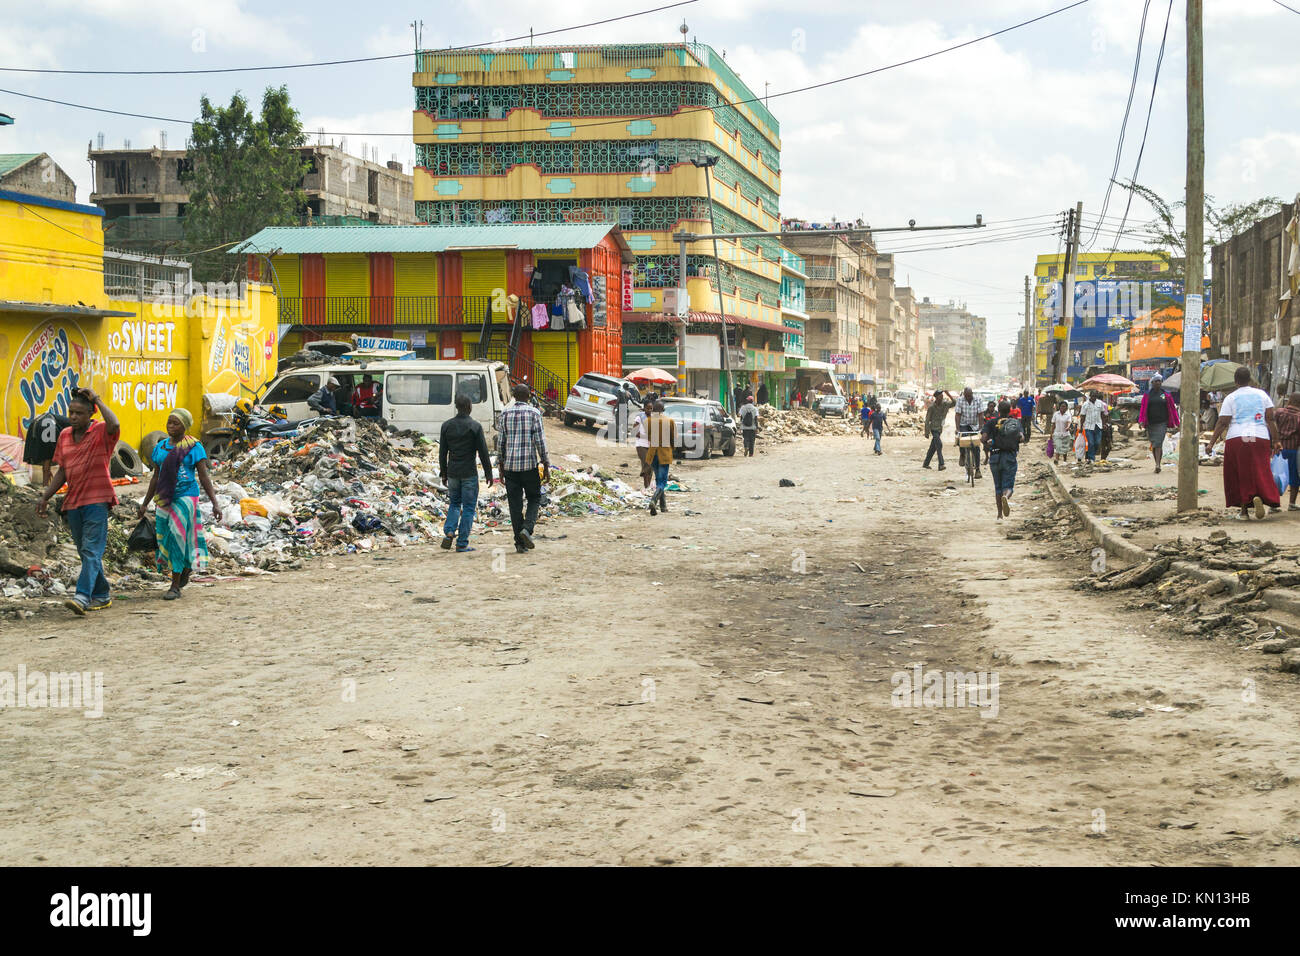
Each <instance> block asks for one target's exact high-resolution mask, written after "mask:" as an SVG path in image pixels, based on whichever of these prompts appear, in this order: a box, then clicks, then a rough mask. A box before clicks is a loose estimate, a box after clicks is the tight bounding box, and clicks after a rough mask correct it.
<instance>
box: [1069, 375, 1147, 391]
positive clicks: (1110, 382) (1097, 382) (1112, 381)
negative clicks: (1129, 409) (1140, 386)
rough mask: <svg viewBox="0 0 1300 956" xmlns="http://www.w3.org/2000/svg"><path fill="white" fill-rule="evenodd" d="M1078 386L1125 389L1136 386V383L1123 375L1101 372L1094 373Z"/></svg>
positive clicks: (1113, 389)
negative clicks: (1098, 373)
mask: <svg viewBox="0 0 1300 956" xmlns="http://www.w3.org/2000/svg"><path fill="white" fill-rule="evenodd" d="M1079 388H1081V389H1083V388H1096V389H1100V390H1102V391H1116V390H1118V389H1124V390H1125V391H1127V390H1128V389H1130V388H1137V385H1136V384H1135V383H1133V382H1130V381H1129V380H1128V379H1126V378H1125V377H1124V376H1123V375H1114V374H1112V373H1110V372H1103V373H1101V374H1100V375H1094V376H1093V377H1092V378H1090V379H1088V380H1087V381H1086V382H1083V383H1082V384H1080V385H1079Z"/></svg>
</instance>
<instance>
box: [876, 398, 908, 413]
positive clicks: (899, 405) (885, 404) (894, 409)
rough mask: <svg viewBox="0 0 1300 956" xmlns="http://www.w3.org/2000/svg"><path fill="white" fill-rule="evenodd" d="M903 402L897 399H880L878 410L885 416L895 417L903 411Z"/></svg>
mask: <svg viewBox="0 0 1300 956" xmlns="http://www.w3.org/2000/svg"><path fill="white" fill-rule="evenodd" d="M903 407H904V406H903V402H902V400H901V399H898V398H882V399H881V400H880V410H881V411H882V412H884V413H885V414H886V415H897V414H899V413H900V412H902V410H903Z"/></svg>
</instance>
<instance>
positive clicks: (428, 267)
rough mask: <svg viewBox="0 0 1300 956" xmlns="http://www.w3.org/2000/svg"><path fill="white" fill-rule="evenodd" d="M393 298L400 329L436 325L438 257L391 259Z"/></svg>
mask: <svg viewBox="0 0 1300 956" xmlns="http://www.w3.org/2000/svg"><path fill="white" fill-rule="evenodd" d="M393 265H394V269H395V275H394V278H393V294H394V295H395V296H396V297H397V299H396V303H395V306H396V307H395V309H394V311H395V313H396V317H397V323H398V324H399V325H436V324H437V323H438V307H437V306H438V300H437V297H438V257H437V256H436V255H433V254H426V255H413V254H399V255H395V256H393Z"/></svg>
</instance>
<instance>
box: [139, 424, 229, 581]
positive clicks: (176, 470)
mask: <svg viewBox="0 0 1300 956" xmlns="http://www.w3.org/2000/svg"><path fill="white" fill-rule="evenodd" d="M193 427H194V416H193V415H192V414H191V413H190V412H189V410H187V409H184V408H176V409H173V410H172V413H171V414H170V415H168V416H167V437H166V438H162V439H159V441H158V442H157V443H155V444H154V446H153V451H152V452H150V458H152V459H153V463H154V469H153V475H152V477H150V479H149V486H148V487H147V488H146V489H145V492H144V497H143V498H142V499H140V504H139V505H138V506H137V509H136V510H137V511H138V512H139V515H140V519H141V520H142V521H143V520H144V516H145V514H146V512H147V509H148V508H149V502H150V501H153V502H154V519H153V522H154V536H155V537H156V538H157V540H158V550H157V551H156V552H155V556H154V562H155V564H156V566H157V568H158V570H159V571H160V572H162V573H163V574H171V576H172V583H171V587H170V588H169V589H168V590H167V593H166V594H164V595H163V600H164V601H174V600H176V599H177V598H178V597H180V596H181V590H182V589H183V588H184V587H185V585H187V584H189V583H190V575H191V573H193V572H194V571H200V572H201V571H204V570H206V569H207V566H208V542H207V538H206V537H205V536H204V534H203V515H202V513H201V512H200V511H199V488H200V486H202V489H203V492H204V493H205V494H206V495H207V496H208V500H209V501H211V502H212V514H213V516H214V517H217V516H220V514H221V503H220V502H219V501H217V490H216V489H215V488H214V487H212V476H211V475H210V474H208V461H207V458H208V454H207V450H206V449H204V447H203V443H202V442H200V441H199V440H198V439H196V438H194V437H192V436H191V435H189V434H188V432H189V430H190V429H191V428H193Z"/></svg>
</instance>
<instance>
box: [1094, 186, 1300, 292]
mask: <svg viewBox="0 0 1300 956" xmlns="http://www.w3.org/2000/svg"><path fill="white" fill-rule="evenodd" d="M1119 185H1120V186H1122V187H1123V188H1124V189H1127V190H1128V191H1129V192H1131V193H1133V194H1134V195H1136V196H1138V197H1140V198H1141V199H1143V200H1145V201H1146V203H1147V205H1148V206H1150V207H1151V210H1152V211H1153V212H1154V213H1155V214H1156V218H1155V219H1153V220H1152V221H1151V222H1148V223H1147V224H1146V225H1144V226H1143V227H1142V229H1141V232H1140V233H1139V235H1140V236H1141V237H1142V241H1143V242H1145V243H1146V244H1147V246H1148V247H1149V251H1151V252H1154V253H1155V254H1156V255H1158V256H1160V258H1161V259H1163V260H1164V262H1165V265H1167V266H1168V267H1169V271H1168V272H1164V273H1161V275H1160V278H1162V279H1169V280H1172V281H1174V282H1181V281H1182V280H1183V279H1184V277H1185V276H1186V268H1185V263H1186V261H1187V232H1186V230H1185V229H1184V228H1183V225H1184V223H1183V221H1182V217H1181V216H1179V215H1178V213H1179V212H1181V211H1182V210H1183V208H1184V207H1185V206H1186V205H1187V203H1186V201H1185V200H1182V199H1180V200H1178V201H1177V202H1172V203H1171V202H1166V201H1165V200H1164V199H1163V198H1161V197H1160V195H1159V194H1158V193H1157V192H1156V191H1155V190H1154V189H1151V188H1150V187H1148V186H1143V185H1142V184H1141V183H1136V182H1133V181H1131V180H1130V181H1129V182H1126V183H1119ZM1281 208H1282V200H1281V199H1279V198H1278V197H1277V196H1264V197H1262V198H1260V199H1256V200H1255V201H1254V202H1249V203H1228V204H1227V205H1226V206H1222V207H1219V208H1216V207H1215V205H1214V197H1213V196H1210V195H1206V197H1205V226H1206V236H1205V239H1206V242H1205V250H1206V252H1207V254H1208V252H1209V249H1210V247H1211V246H1216V245H1219V244H1220V243H1224V242H1227V241H1228V240H1229V239H1231V238H1232V237H1233V236H1238V235H1241V233H1243V232H1245V231H1246V230H1247V229H1249V228H1250V227H1251V226H1253V225H1255V223H1257V222H1259V221H1260V220H1261V219H1264V218H1266V217H1268V216H1271V215H1273V214H1274V213H1276V212H1278V211H1279V210H1280V209H1281ZM1157 308H1159V305H1157Z"/></svg>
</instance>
